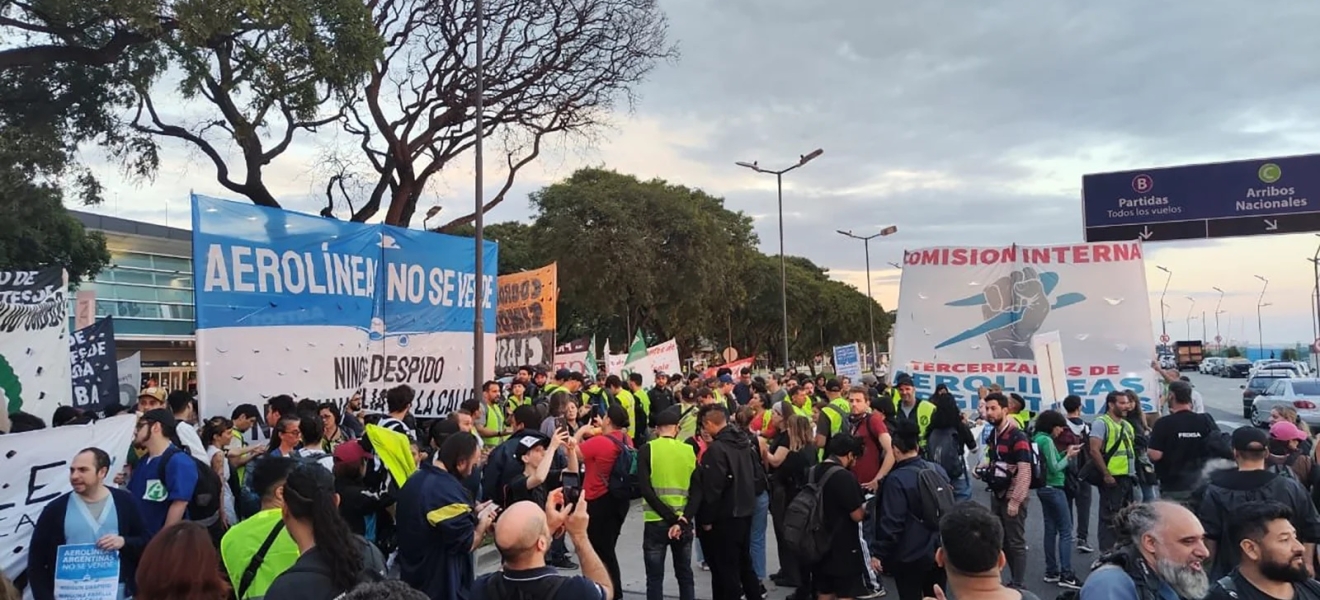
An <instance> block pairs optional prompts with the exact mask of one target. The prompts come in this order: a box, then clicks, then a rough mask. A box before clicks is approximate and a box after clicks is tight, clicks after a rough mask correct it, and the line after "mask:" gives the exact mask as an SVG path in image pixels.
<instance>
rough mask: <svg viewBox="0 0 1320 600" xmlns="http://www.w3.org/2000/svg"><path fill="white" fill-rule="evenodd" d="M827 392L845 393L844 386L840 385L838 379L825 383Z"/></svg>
mask: <svg viewBox="0 0 1320 600" xmlns="http://www.w3.org/2000/svg"><path fill="white" fill-rule="evenodd" d="M825 391H827V392H839V391H843V384H842V383H839V380H838V379H830V380H828V381H826V382H825Z"/></svg>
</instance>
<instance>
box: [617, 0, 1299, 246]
mask: <svg viewBox="0 0 1320 600" xmlns="http://www.w3.org/2000/svg"><path fill="white" fill-rule="evenodd" d="M978 6H979V7H977V8H972V7H969V5H967V4H966V3H958V2H921V3H900V4H894V3H875V2H867V1H865V0H843V1H838V2H832V3H829V5H828V8H822V5H818V4H811V3H805V4H804V3H800V2H788V1H787V0H726V1H724V2H714V3H712V2H702V1H698V0H685V1H676V2H672V3H670V4H669V5H668V11H669V15H670V19H671V25H672V29H671V32H672V35H674V36H675V37H676V38H677V39H678V40H679V42H680V44H681V48H682V51H683V58H682V60H681V62H680V63H679V64H677V65H675V66H669V67H662V68H661V69H659V70H657V72H656V74H655V76H654V77H653V78H652V80H651V81H650V82H649V83H648V84H647V85H646V86H645V88H644V89H643V90H642V92H643V100H642V104H641V106H640V109H639V113H640V114H641V115H642V116H645V117H651V118H656V119H659V120H662V121H666V122H672V123H683V124H685V125H688V126H692V125H699V126H700V127H702V128H704V132H705V133H706V135H707V136H708V140H709V144H707V145H704V146H698V147H687V148H684V149H683V151H684V153H685V158H688V159H691V160H694V161H698V162H701V163H705V164H711V165H728V166H729V168H730V169H731V170H734V169H736V167H734V166H733V165H732V162H733V161H735V160H759V161H761V162H762V163H763V164H764V165H766V166H770V167H775V166H782V165H786V164H791V162H792V161H793V160H795V158H796V156H797V154H799V153H803V152H807V151H810V150H811V149H813V148H815V147H818V146H819V147H823V148H825V150H826V153H825V155H824V156H823V157H822V158H821V159H819V160H817V161H815V162H813V163H811V164H810V165H809V166H807V167H805V168H803V169H801V170H800V171H797V172H794V173H792V174H791V175H789V176H788V177H789V178H791V182H792V183H793V184H795V185H794V186H793V190H792V191H791V192H789V191H788V190H786V194H785V211H786V212H787V213H790V214H788V215H787V216H786V223H787V228H788V235H789V237H790V239H789V242H788V251H789V252H790V253H796V254H803V255H806V256H808V257H811V258H813V259H815V260H817V261H818V262H821V263H825V264H831V265H834V266H836V267H838V268H846V269H860V268H861V263H862V256H861V252H860V249H854V248H853V247H852V245H853V244H854V242H852V241H850V240H846V239H844V238H842V237H841V236H838V235H837V234H834V233H833V232H834V230H835V229H838V228H854V229H860V228H862V227H863V226H870V225H873V226H877V227H878V226H883V225H885V224H890V223H897V224H898V225H899V226H900V229H901V233H900V238H901V240H902V244H903V245H905V246H907V247H918V246H924V245H932V244H948V243H977V244H980V243H1005V242H1009V241H1019V242H1029V243H1051V242H1068V241H1076V240H1078V239H1080V236H1081V218H1080V212H1081V211H1080V200H1079V194H1080V192H1079V189H1078V188H1079V186H1080V178H1081V175H1082V174H1084V173H1087V172H1098V171H1106V170H1115V169H1121V168H1139V167H1141V166H1146V165H1163V164H1178V163H1185V162H1194V161H1200V160H1222V159H1227V158H1246V157H1252V156H1270V155H1278V154H1289V153H1297V152H1303V151H1306V149H1307V144H1306V142H1308V141H1314V140H1313V138H1314V137H1317V136H1320V126H1317V125H1315V123H1317V122H1320V121H1318V120H1317V119H1316V117H1318V116H1320V114H1318V113H1320V108H1317V107H1320V102H1317V101H1320V77H1318V76H1320V63H1317V62H1316V61H1315V60H1314V57H1315V56H1317V55H1320V39H1316V38H1315V37H1314V36H1313V35H1310V33H1309V29H1310V28H1311V25H1312V24H1314V23H1315V22H1317V19H1318V18H1320V6H1317V5H1311V4H1305V3H1291V4H1282V5H1271V6H1270V7H1269V9H1268V10H1259V7H1255V6H1253V5H1251V4H1247V3H1244V2H1230V1H1227V0H1222V1H1211V2H1200V3H1196V4H1185V3H1183V4H1178V3H1175V4H1150V3H1142V2H1134V1H1116V2H1105V3H1098V4H1097V3H1092V4H1088V5H1084V6H1083V5H1077V4H1070V3H1057V2H1048V1H1015V2H1007V1H1004V2H992V3H988V4H981V5H978ZM895 171H899V172H911V173H919V174H928V175H927V176H928V177H933V176H935V174H938V175H939V176H940V177H948V178H952V179H953V180H954V181H955V182H956V183H957V184H958V185H956V186H955V187H953V188H952V189H922V188H921V186H920V184H921V180H922V178H923V177H922V176H918V177H917V178H916V181H915V182H914V186H908V187H913V188H915V189H899V190H890V191H887V192H882V193H877V194H870V195H868V194H865V193H858V194H850V195H841V194H839V193H838V192H837V190H840V189H846V188H853V187H862V188H863V189H865V186H866V185H867V184H872V183H875V182H877V181H882V180H883V179H884V177H885V174H886V173H890V172H895ZM882 187H883V186H882ZM1024 190H1026V191H1024ZM721 191H722V192H723V193H725V194H726V197H727V199H728V205H729V206H730V207H731V208H735V209H741V210H744V211H746V212H748V213H750V214H757V215H763V214H768V213H769V214H771V216H770V217H769V218H764V219H760V220H758V222H757V227H758V231H759V233H760V235H761V238H762V240H764V241H766V242H768V243H767V245H766V247H767V248H768V249H773V248H775V247H777V244H776V243H775V237H776V236H777V233H776V230H775V225H776V221H775V218H774V216H773V214H772V213H773V212H774V201H775V199H774V194H773V192H768V193H767V192H765V191H762V190H760V189H758V190H748V189H728V190H721ZM896 241H897V239H896ZM873 258H874V256H873ZM873 262H874V261H873Z"/></svg>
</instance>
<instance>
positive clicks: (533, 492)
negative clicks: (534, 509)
mask: <svg viewBox="0 0 1320 600" xmlns="http://www.w3.org/2000/svg"><path fill="white" fill-rule="evenodd" d="M549 496H550V491H549V490H547V489H546V485H545V483H541V485H538V486H536V487H534V488H532V489H530V490H529V489H527V475H525V474H520V475H518V476H517V477H514V478H513V481H510V482H509V483H508V484H507V485H506V486H505V487H504V499H505V504H504V505H505V506H513V503H514V502H522V501H523V500H531V501H532V502H534V503H536V505H537V506H540V507H542V508H545V502H546V500H548V499H549Z"/></svg>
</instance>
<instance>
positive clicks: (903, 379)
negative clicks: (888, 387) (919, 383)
mask: <svg viewBox="0 0 1320 600" xmlns="http://www.w3.org/2000/svg"><path fill="white" fill-rule="evenodd" d="M904 385H912V386H913V387H916V386H915V385H914V384H913V383H912V376H910V375H908V374H906V373H905V374H903V375H899V376H898V378H897V379H894V387H900V386H904Z"/></svg>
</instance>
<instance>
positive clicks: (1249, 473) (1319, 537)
mask: <svg viewBox="0 0 1320 600" xmlns="http://www.w3.org/2000/svg"><path fill="white" fill-rule="evenodd" d="M1268 446H1269V436H1268V435H1267V434H1266V433H1265V432H1264V431H1262V430H1260V429H1257V428H1255V427H1251V426H1247V427H1240V428H1238V429H1237V430H1236V431H1234V432H1233V455H1234V460H1235V461H1236V462H1237V468H1236V469H1228V470H1223V471H1218V472H1215V473H1212V474H1211V475H1210V477H1209V482H1208V483H1207V484H1206V486H1205V489H1204V492H1202V493H1201V495H1200V502H1199V503H1198V504H1197V508H1196V516H1197V517H1198V518H1199V519H1200V520H1201V523H1202V524H1204V525H1205V536H1206V540H1207V542H1206V545H1207V546H1208V547H1209V548H1210V552H1211V553H1212V554H1213V559H1212V562H1211V564H1210V568H1209V571H1210V579H1211V581H1214V580H1217V579H1219V578H1220V577H1223V576H1225V575H1228V573H1229V572H1230V571H1232V570H1233V567H1235V566H1237V564H1238V562H1239V557H1238V552H1239V550H1238V547H1237V545H1236V544H1227V543H1220V542H1221V540H1224V539H1227V536H1228V524H1229V523H1230V522H1231V520H1232V516H1233V511H1234V509H1235V507H1238V506H1241V505H1242V504H1243V503H1246V502H1259V501H1263V500H1272V501H1274V502H1278V503H1280V504H1283V505H1284V506H1287V507H1288V508H1289V509H1291V510H1292V515H1293V517H1292V524H1293V527H1295V528H1296V529H1297V537H1298V538H1299V539H1300V540H1301V541H1302V543H1303V544H1304V545H1305V546H1306V566H1307V568H1308V569H1310V570H1311V573H1312V574H1314V573H1315V565H1314V562H1313V561H1314V558H1315V544H1316V542H1320V514H1317V513H1316V509H1315V505H1314V504H1312V503H1311V496H1310V494H1309V493H1308V492H1307V491H1306V488H1305V487H1303V486H1302V484H1301V483H1298V481H1297V480H1296V479H1293V478H1291V477H1283V476H1280V475H1277V474H1275V473H1273V472H1271V471H1269V470H1267V469H1266V468H1265V458H1266V456H1267V455H1268V453H1269V450H1268Z"/></svg>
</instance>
